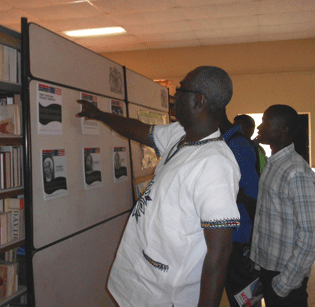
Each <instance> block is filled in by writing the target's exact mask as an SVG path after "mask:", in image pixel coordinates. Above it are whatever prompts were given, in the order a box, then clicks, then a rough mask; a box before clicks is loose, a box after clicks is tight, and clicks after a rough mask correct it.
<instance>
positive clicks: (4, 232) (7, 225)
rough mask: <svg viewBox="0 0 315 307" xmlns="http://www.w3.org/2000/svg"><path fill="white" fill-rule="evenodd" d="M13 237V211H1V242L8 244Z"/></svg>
mask: <svg viewBox="0 0 315 307" xmlns="http://www.w3.org/2000/svg"><path fill="white" fill-rule="evenodd" d="M11 239H12V213H11V212H0V244H1V245H2V244H7V243H9V242H10V241H11Z"/></svg>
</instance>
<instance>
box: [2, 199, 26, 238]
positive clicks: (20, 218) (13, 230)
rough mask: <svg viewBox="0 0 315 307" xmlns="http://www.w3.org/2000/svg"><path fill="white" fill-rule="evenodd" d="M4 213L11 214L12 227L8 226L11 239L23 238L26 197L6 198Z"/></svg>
mask: <svg viewBox="0 0 315 307" xmlns="http://www.w3.org/2000/svg"><path fill="white" fill-rule="evenodd" d="M3 213H9V214H10V220H9V223H10V227H9V228H8V229H9V231H10V234H9V236H8V238H9V239H10V241H12V240H18V239H22V238H23V237H24V199H23V198H5V199H4V211H3ZM0 214H1V213H0ZM10 241H8V242H10Z"/></svg>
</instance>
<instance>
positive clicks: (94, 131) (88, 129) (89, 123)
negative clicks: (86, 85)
mask: <svg viewBox="0 0 315 307" xmlns="http://www.w3.org/2000/svg"><path fill="white" fill-rule="evenodd" d="M80 99H81V100H86V101H88V102H90V103H92V104H94V105H95V106H96V107H97V96H94V95H90V94H87V93H80ZM81 111H82V106H81ZM81 127H82V134H89V135H98V134H99V126H98V122H97V121H96V120H86V119H85V118H84V117H81Z"/></svg>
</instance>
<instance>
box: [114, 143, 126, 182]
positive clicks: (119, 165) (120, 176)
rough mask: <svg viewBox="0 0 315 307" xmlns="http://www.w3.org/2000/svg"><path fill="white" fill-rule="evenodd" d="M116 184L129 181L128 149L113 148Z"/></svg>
mask: <svg viewBox="0 0 315 307" xmlns="http://www.w3.org/2000/svg"><path fill="white" fill-rule="evenodd" d="M113 170H114V182H115V183H116V182H120V181H124V180H127V175H128V174H127V150H126V147H114V148H113Z"/></svg>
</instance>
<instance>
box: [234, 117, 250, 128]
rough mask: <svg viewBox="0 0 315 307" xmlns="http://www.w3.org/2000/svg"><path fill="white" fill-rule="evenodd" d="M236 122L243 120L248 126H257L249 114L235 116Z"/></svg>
mask: <svg viewBox="0 0 315 307" xmlns="http://www.w3.org/2000/svg"><path fill="white" fill-rule="evenodd" d="M234 122H242V124H243V125H244V126H245V127H247V128H255V120H254V119H253V118H252V117H251V116H249V115H247V114H241V115H237V116H235V117H234Z"/></svg>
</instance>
